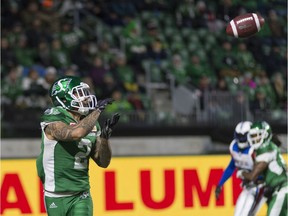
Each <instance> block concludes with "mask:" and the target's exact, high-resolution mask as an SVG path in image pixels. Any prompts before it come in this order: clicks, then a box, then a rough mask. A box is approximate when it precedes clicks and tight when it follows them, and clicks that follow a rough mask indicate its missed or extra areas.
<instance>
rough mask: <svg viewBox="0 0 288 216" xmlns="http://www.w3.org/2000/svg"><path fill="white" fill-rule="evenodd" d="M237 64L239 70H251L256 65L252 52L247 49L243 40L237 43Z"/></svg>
mask: <svg viewBox="0 0 288 216" xmlns="http://www.w3.org/2000/svg"><path fill="white" fill-rule="evenodd" d="M236 59H237V66H238V69H239V70H240V72H242V73H243V72H245V71H247V70H252V69H254V68H255V67H256V61H255V59H254V56H253V55H252V53H251V52H250V51H249V50H248V49H247V45H246V43H245V42H240V43H239V44H238V49H237V51H236Z"/></svg>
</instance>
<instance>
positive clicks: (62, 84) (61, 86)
mask: <svg viewBox="0 0 288 216" xmlns="http://www.w3.org/2000/svg"><path fill="white" fill-rule="evenodd" d="M71 80H72V79H70V78H65V79H61V80H59V81H58V82H57V83H55V84H54V85H53V88H52V91H51V95H52V96H54V95H57V94H58V93H59V92H62V91H65V89H66V87H67V86H68V85H69V83H70V82H71Z"/></svg>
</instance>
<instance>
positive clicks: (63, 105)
mask: <svg viewBox="0 0 288 216" xmlns="http://www.w3.org/2000/svg"><path fill="white" fill-rule="evenodd" d="M56 100H57V101H58V102H59V103H60V104H61V106H62V107H64V108H65V109H68V107H66V106H65V104H64V103H63V102H62V101H61V100H60V99H59V98H58V96H56Z"/></svg>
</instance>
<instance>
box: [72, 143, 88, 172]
mask: <svg viewBox="0 0 288 216" xmlns="http://www.w3.org/2000/svg"><path fill="white" fill-rule="evenodd" d="M84 146H86V152H84V151H80V152H78V153H77V154H76V155H75V161H74V168H75V169H87V168H88V160H87V156H88V155H89V154H90V152H91V147H92V143H91V141H90V140H88V139H81V140H80V142H79V144H78V148H80V149H83V150H85V147H84Z"/></svg>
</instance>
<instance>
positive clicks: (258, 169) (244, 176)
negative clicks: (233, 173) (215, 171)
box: [237, 161, 268, 181]
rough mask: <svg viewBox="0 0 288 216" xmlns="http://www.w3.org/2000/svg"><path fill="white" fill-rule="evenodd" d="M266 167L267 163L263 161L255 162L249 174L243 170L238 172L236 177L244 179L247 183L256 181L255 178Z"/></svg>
mask: <svg viewBox="0 0 288 216" xmlns="http://www.w3.org/2000/svg"><path fill="white" fill-rule="evenodd" d="M267 167H268V163H266V162H264V161H259V162H256V163H255V165H254V167H253V170H252V171H251V172H247V171H244V170H239V171H238V172H237V177H239V178H242V179H246V180H249V181H256V180H257V177H258V176H259V175H260V174H261V173H262V172H263V171H264V170H265V169H266V168H267Z"/></svg>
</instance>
